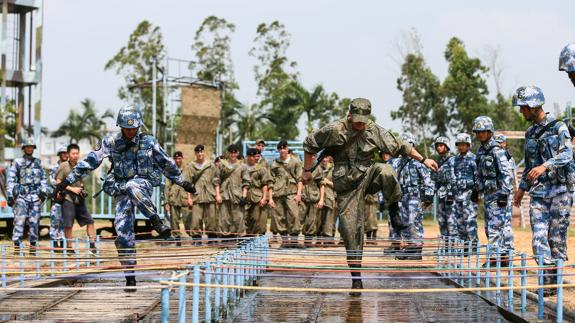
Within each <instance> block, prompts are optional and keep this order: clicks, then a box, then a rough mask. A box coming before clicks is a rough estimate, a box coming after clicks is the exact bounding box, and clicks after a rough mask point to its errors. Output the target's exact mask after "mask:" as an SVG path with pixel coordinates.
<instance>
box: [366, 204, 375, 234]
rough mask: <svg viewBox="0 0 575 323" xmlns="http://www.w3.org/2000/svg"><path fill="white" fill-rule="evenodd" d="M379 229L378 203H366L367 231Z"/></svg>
mask: <svg viewBox="0 0 575 323" xmlns="http://www.w3.org/2000/svg"><path fill="white" fill-rule="evenodd" d="M372 231H377V204H375V203H365V232H372Z"/></svg>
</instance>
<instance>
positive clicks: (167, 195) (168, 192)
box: [164, 179, 188, 206]
mask: <svg viewBox="0 0 575 323" xmlns="http://www.w3.org/2000/svg"><path fill="white" fill-rule="evenodd" d="M164 203H166V204H168V205H173V206H186V205H188V192H186V191H185V190H184V189H183V188H182V187H181V186H178V185H174V183H172V181H170V180H169V179H167V180H166V186H165V187H164Z"/></svg>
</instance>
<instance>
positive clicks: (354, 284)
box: [349, 265, 363, 296]
mask: <svg viewBox="0 0 575 323" xmlns="http://www.w3.org/2000/svg"><path fill="white" fill-rule="evenodd" d="M349 267H350V269H351V270H352V272H351V289H363V283H362V282H361V272H360V271H353V270H356V269H361V265H349ZM349 295H350V296H361V291H357V292H350V293H349Z"/></svg>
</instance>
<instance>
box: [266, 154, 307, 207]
mask: <svg viewBox="0 0 575 323" xmlns="http://www.w3.org/2000/svg"><path fill="white" fill-rule="evenodd" d="M270 172H271V176H272V181H273V197H281V196H286V195H291V194H296V193H297V183H299V182H303V177H302V173H303V167H302V164H301V163H300V162H298V161H297V159H295V158H292V157H288V159H287V160H286V161H283V160H281V159H279V158H277V159H276V160H274V162H273V163H272V166H271V170H270Z"/></svg>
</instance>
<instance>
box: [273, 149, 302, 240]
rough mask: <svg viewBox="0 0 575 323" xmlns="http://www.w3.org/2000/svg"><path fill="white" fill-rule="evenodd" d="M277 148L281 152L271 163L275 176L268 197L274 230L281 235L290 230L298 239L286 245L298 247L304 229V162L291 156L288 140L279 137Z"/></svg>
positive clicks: (292, 236) (293, 237)
mask: <svg viewBox="0 0 575 323" xmlns="http://www.w3.org/2000/svg"><path fill="white" fill-rule="evenodd" d="M277 149H278V150H279V153H280V156H279V158H277V159H276V160H274V162H273V164H272V166H271V175H272V180H273V185H272V187H271V188H270V201H269V205H270V207H271V208H272V209H273V211H272V223H271V230H272V233H273V234H276V233H278V234H280V235H282V236H285V235H288V234H289V235H290V236H291V239H292V240H294V241H295V243H294V244H292V245H290V244H289V243H287V244H286V246H292V247H299V244H297V239H298V236H299V234H300V231H301V219H300V218H299V209H298V206H299V204H300V203H301V198H302V191H303V179H302V165H301V163H300V162H298V161H297V160H296V159H295V158H293V157H291V156H289V154H288V143H287V141H285V140H282V141H280V142H279V143H278V144H277ZM286 238H287V237H286ZM286 242H287V241H286Z"/></svg>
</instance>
